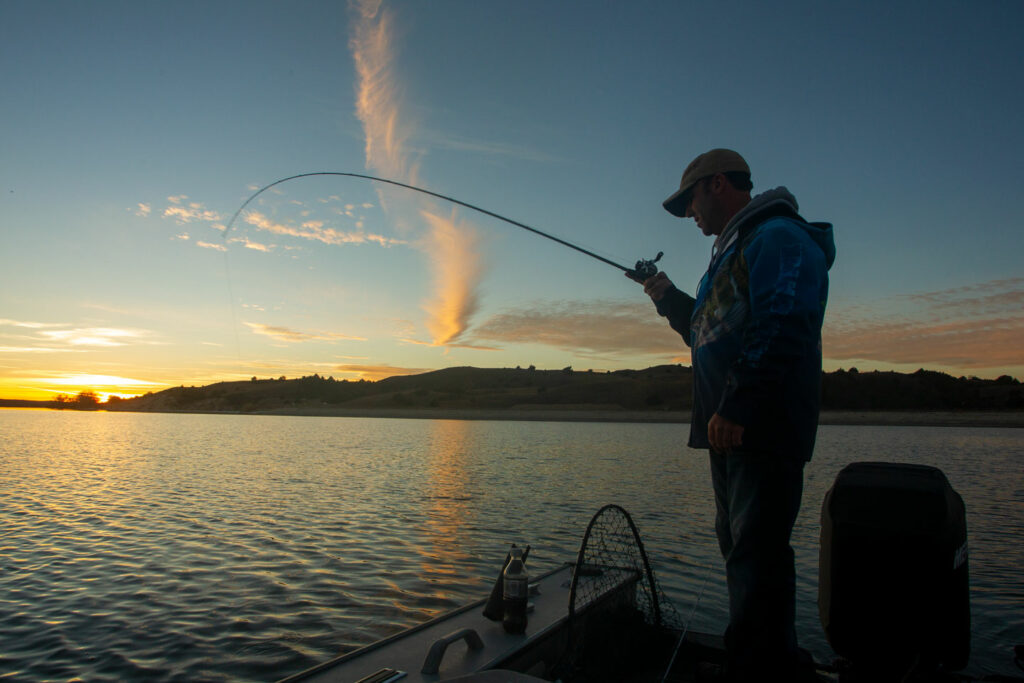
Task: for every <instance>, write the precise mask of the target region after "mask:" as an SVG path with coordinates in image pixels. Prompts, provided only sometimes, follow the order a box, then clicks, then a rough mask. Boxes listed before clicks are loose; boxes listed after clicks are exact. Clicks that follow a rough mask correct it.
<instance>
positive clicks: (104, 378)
mask: <svg viewBox="0 0 1024 683" xmlns="http://www.w3.org/2000/svg"><path fill="white" fill-rule="evenodd" d="M28 381H31V382H37V383H39V384H50V385H56V386H70V387H96V388H98V387H155V386H162V385H161V384H160V383H159V382H149V381H147V380H142V379H133V378H131V377H117V376H114V375H91V374H75V375H61V376H56V377H36V378H33V379H30V380H28Z"/></svg>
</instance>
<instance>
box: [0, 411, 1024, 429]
mask: <svg viewBox="0 0 1024 683" xmlns="http://www.w3.org/2000/svg"><path fill="white" fill-rule="evenodd" d="M0 408H10V409H15V410H19V409H20V410H25V409H28V410H40V409H43V410H57V409H55V408H44V407H28V406H25V407H15V406H0ZM72 412H94V411H72ZM98 412H116V413H122V412H123V413H127V412H145V413H185V414H202V415H280V416H290V417H350V418H351V417H356V418H391V419H405V420H408V419H417V420H510V421H519V422H531V421H534V422H633V423H658V424H688V423H689V421H690V413H689V411H688V410H687V411H655V410H617V409H613V408H592V409H587V408H567V409H558V408H551V407H544V408H536V409H534V408H497V409H475V408H331V407H315V408H313V407H296V408H279V409H274V410H255V411H251V412H249V411H246V412H228V411H195V410H181V411H178V410H160V411H156V410H145V411H132V410H123V409H120V410H105V409H104V408H102V407H100V408H99V409H98ZM819 424H820V425H843V426H877V427H1005V428H1024V411H951V410H942V411H926V410H886V411H883V410H824V411H822V412H821V418H820V420H819Z"/></svg>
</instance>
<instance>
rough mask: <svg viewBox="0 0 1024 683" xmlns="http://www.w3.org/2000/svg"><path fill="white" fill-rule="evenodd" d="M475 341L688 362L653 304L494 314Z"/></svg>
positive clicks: (541, 307)
mask: <svg viewBox="0 0 1024 683" xmlns="http://www.w3.org/2000/svg"><path fill="white" fill-rule="evenodd" d="M471 336H472V338H473V339H474V340H482V341H490V342H496V343H503V344H540V345H544V346H550V347H553V348H557V349H562V350H565V351H572V352H576V353H580V354H582V355H584V356H590V357H596V358H609V357H621V356H626V355H631V354H640V355H644V356H654V357H659V358H661V359H662V360H671V361H673V362H675V361H678V360H684V359H685V360H688V359H689V353H688V352H687V350H686V347H685V345H684V344H683V340H682V339H681V338H680V336H679V335H678V334H676V333H675V332H674V331H673V330H672V329H671V328H669V326H668V324H667V323H666V322H665V319H664V318H661V317H659V316H658V314H657V313H656V312H655V311H654V307H653V306H649V305H644V304H643V303H642V302H641V303H634V302H622V301H566V302H559V303H537V304H534V305H532V306H525V307H522V308H517V309H513V310H510V311H506V312H504V313H500V314H498V315H495V316H493V317H491V318H489V319H488V320H486V321H485V322H483V323H482V324H481V325H479V326H477V327H475V328H474V329H473V331H472V335H471Z"/></svg>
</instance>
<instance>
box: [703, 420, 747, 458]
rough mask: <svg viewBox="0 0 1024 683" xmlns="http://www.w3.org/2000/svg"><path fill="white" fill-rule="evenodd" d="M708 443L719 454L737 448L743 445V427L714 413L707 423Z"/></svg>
mask: <svg viewBox="0 0 1024 683" xmlns="http://www.w3.org/2000/svg"><path fill="white" fill-rule="evenodd" d="M708 441H709V442H710V443H711V447H712V448H713V449H715V450H716V451H718V452H719V453H725V452H726V451H729V450H732V449H733V448H739V447H740V446H741V445H742V444H743V425H741V424H736V423H735V422H732V421H731V420H727V419H725V418H724V417H722V416H721V415H719V414H718V413H715V414H714V415H712V416H711V420H710V421H708Z"/></svg>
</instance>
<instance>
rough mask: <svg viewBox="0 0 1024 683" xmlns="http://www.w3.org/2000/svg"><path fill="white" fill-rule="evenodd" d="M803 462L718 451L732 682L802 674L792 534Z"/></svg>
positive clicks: (714, 458)
mask: <svg viewBox="0 0 1024 683" xmlns="http://www.w3.org/2000/svg"><path fill="white" fill-rule="evenodd" d="M803 472H804V462H803V461H802V460H798V459H796V458H790V457H785V456H780V455H776V456H772V455H753V454H748V453H743V452H733V453H730V454H728V455H723V454H719V453H715V452H714V451H712V452H711V482H712V484H713V486H714V489H715V506H716V508H717V515H716V518H715V531H716V532H717V534H718V545H719V548H720V549H721V551H722V557H723V558H725V572H726V580H727V582H728V586H729V629H728V630H727V631H726V649H727V650H728V654H729V672H730V678H735V679H736V680H748V679H749V680H755V679H756V680H767V679H764V676H765V675H766V674H772V673H774V674H777V675H780V676H788V675H790V674H791V673H792V672H795V671H796V670H797V669H798V666H799V664H798V659H799V655H798V650H797V644H796V627H795V624H794V622H795V619H796V614H795V612H796V604H795V601H796V598H795V594H796V570H795V568H794V565H793V549H792V548H791V547H790V545H789V536H790V533H791V532H792V530H793V523H794V522H795V520H796V515H797V512H798V511H799V509H800V497H801V495H802V493H803Z"/></svg>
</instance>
